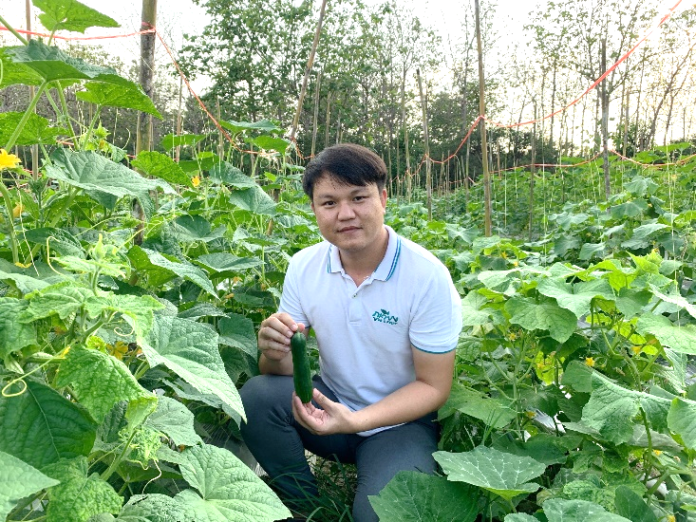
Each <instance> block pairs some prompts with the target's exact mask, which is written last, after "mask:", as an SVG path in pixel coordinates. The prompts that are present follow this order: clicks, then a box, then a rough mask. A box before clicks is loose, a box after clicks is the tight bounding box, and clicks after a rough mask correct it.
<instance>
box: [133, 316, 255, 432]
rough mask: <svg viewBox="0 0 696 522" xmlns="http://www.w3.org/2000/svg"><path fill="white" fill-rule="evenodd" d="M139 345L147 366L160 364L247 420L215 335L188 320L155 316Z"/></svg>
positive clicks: (208, 329)
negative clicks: (215, 397)
mask: <svg viewBox="0 0 696 522" xmlns="http://www.w3.org/2000/svg"><path fill="white" fill-rule="evenodd" d="M140 344H141V346H142V349H143V352H144V353H145V356H146V357H147V360H148V362H149V363H150V366H152V367H154V366H157V365H159V364H163V365H164V366H166V367H167V368H169V369H170V370H171V371H173V372H174V373H176V374H177V375H178V376H179V377H181V378H182V379H183V380H184V381H186V382H188V383H189V384H190V385H191V386H193V387H194V388H196V389H197V390H198V391H200V392H201V393H204V394H211V395H215V396H217V397H218V398H219V399H220V400H221V401H222V402H223V403H225V404H227V405H228V407H230V408H231V409H232V411H234V412H235V413H236V414H237V415H239V417H241V418H242V419H245V420H246V416H245V415H244V407H243V406H242V401H241V399H240V398H239V393H238V392H237V388H236V387H235V386H234V383H233V382H232V381H231V380H230V378H229V376H228V375H227V373H226V372H225V366H224V364H223V362H222V359H221V357H220V352H219V351H218V334H217V333H215V332H214V331H212V330H211V329H210V328H208V327H206V326H205V325H202V324H199V323H196V322H194V321H189V320H187V319H179V318H178V317H163V316H157V317H156V318H155V325H154V327H153V328H152V330H151V332H150V334H149V335H148V336H146V337H145V338H144V339H142V342H141V343H140Z"/></svg>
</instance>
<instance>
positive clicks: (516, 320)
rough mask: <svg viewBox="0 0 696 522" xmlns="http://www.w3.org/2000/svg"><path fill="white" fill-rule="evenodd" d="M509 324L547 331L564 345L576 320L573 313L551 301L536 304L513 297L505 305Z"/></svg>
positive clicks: (526, 299) (527, 299) (531, 300)
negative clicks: (508, 315)
mask: <svg viewBox="0 0 696 522" xmlns="http://www.w3.org/2000/svg"><path fill="white" fill-rule="evenodd" d="M505 310H506V311H507V312H508V313H509V314H510V323H512V324H518V325H520V326H521V327H522V328H524V329H525V330H548V332H549V335H550V336H551V337H552V338H553V339H555V340H556V341H558V342H559V343H564V342H566V341H567V340H568V339H570V336H571V335H573V332H574V331H575V327H576V325H577V318H576V316H575V314H574V313H573V312H571V311H570V310H566V309H565V308H561V307H560V306H558V304H556V302H555V301H552V300H548V301H546V300H544V301H541V302H537V301H535V300H534V299H529V298H524V297H513V298H512V299H510V300H508V301H507V302H506V303H505Z"/></svg>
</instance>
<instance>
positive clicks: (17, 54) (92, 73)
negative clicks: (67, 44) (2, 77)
mask: <svg viewBox="0 0 696 522" xmlns="http://www.w3.org/2000/svg"><path fill="white" fill-rule="evenodd" d="M5 56H6V57H7V58H8V59H9V60H11V61H12V62H14V63H19V64H22V65H24V66H26V67H28V68H30V69H32V70H33V71H34V72H35V73H36V74H38V75H39V76H41V77H42V78H43V79H44V81H47V82H50V81H54V80H97V81H100V82H108V83H115V84H120V85H131V84H132V82H131V81H130V80H126V79H125V78H122V77H121V76H119V75H118V74H116V71H115V70H114V69H112V68H110V67H100V66H97V65H91V64H88V63H86V62H84V61H82V60H80V59H79V58H73V57H71V56H69V55H67V54H65V53H64V52H63V51H61V50H60V49H59V48H58V47H55V46H49V45H46V44H45V43H43V42H41V41H40V40H38V39H32V40H29V44H28V45H22V46H19V47H11V48H8V49H6V50H5Z"/></svg>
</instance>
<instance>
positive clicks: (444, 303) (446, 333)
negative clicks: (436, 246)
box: [409, 265, 462, 353]
mask: <svg viewBox="0 0 696 522" xmlns="http://www.w3.org/2000/svg"><path fill="white" fill-rule="evenodd" d="M421 287H422V288H423V290H422V292H421V293H420V295H419V296H418V297H417V298H416V300H415V306H414V310H413V313H412V315H411V323H410V325H409V338H410V341H411V344H412V345H413V346H414V347H415V348H417V349H418V350H421V351H424V352H429V353H446V352H449V351H451V350H454V349H455V348H456V347H457V342H458V340H459V333H460V332H461V330H462V302H461V297H460V296H459V292H457V289H456V288H455V287H454V283H453V282H452V278H451V276H450V274H449V271H448V270H447V268H446V267H445V266H444V265H439V266H438V267H436V269H435V270H432V271H431V273H430V277H428V281H427V284H423V285H422V286H421Z"/></svg>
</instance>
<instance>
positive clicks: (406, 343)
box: [280, 226, 462, 435]
mask: <svg viewBox="0 0 696 522" xmlns="http://www.w3.org/2000/svg"><path fill="white" fill-rule="evenodd" d="M385 228H386V229H387V231H388V232H389V244H388V246H387V251H386V253H385V255H384V259H382V262H381V263H380V264H379V266H378V267H377V269H376V270H375V271H374V272H373V273H372V275H371V276H370V277H368V278H367V279H366V280H365V281H363V282H362V284H361V285H360V286H359V287H356V286H355V283H354V282H353V280H352V279H351V278H350V277H349V276H348V274H346V272H345V271H344V270H343V266H342V264H341V258H340V256H339V253H338V249H337V248H336V247H335V246H334V245H332V244H331V243H329V242H327V241H323V242H322V243H319V244H316V245H313V246H311V247H308V248H305V249H304V250H302V251H300V252H298V253H297V254H295V255H294V256H293V258H292V260H291V261H290V265H289V267H288V271H287V274H286V277H285V283H284V286H283V295H282V297H281V300H280V311H281V312H286V313H288V314H289V315H290V317H292V318H293V320H294V321H295V322H298V323H303V324H304V325H305V326H309V327H311V328H313V329H314V332H315V335H316V338H317V343H318V346H319V366H320V369H321V376H322V379H323V381H324V382H325V383H326V385H327V386H328V387H329V388H330V389H331V390H332V391H333V392H334V393H335V394H336V397H338V399H339V401H340V402H341V403H342V404H344V405H345V406H347V407H348V408H350V409H351V410H353V411H357V410H360V409H362V408H364V407H365V406H368V405H370V404H373V403H375V402H377V401H379V400H380V399H382V398H384V397H386V396H387V395H389V394H390V393H392V392H394V391H395V390H398V389H399V388H401V387H403V386H405V385H406V384H408V383H410V382H412V381H414V380H415V370H414V365H413V354H412V351H411V345H413V346H414V347H415V348H417V349H418V350H422V351H425V352H430V353H446V352H449V351H451V350H454V349H455V348H456V346H457V339H458V337H459V332H460V331H461V328H462V317H461V316H462V314H461V298H460V296H459V294H458V292H457V290H456V289H455V287H454V284H453V283H452V278H451V276H450V274H449V271H448V270H447V268H446V267H445V265H443V264H442V263H441V262H440V260H439V259H437V258H436V257H435V256H434V255H433V254H431V253H430V252H428V251H427V250H426V249H425V248H423V247H421V246H420V245H417V244H416V243H413V242H412V241H409V240H408V239H406V238H403V237H400V236H399V235H397V234H396V232H394V230H392V229H391V228H390V227H388V226H385ZM382 429H386V428H378V429H376V430H371V431H369V432H362V433H360V435H371V434H372V433H376V432H377V431H381V430H382Z"/></svg>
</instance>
